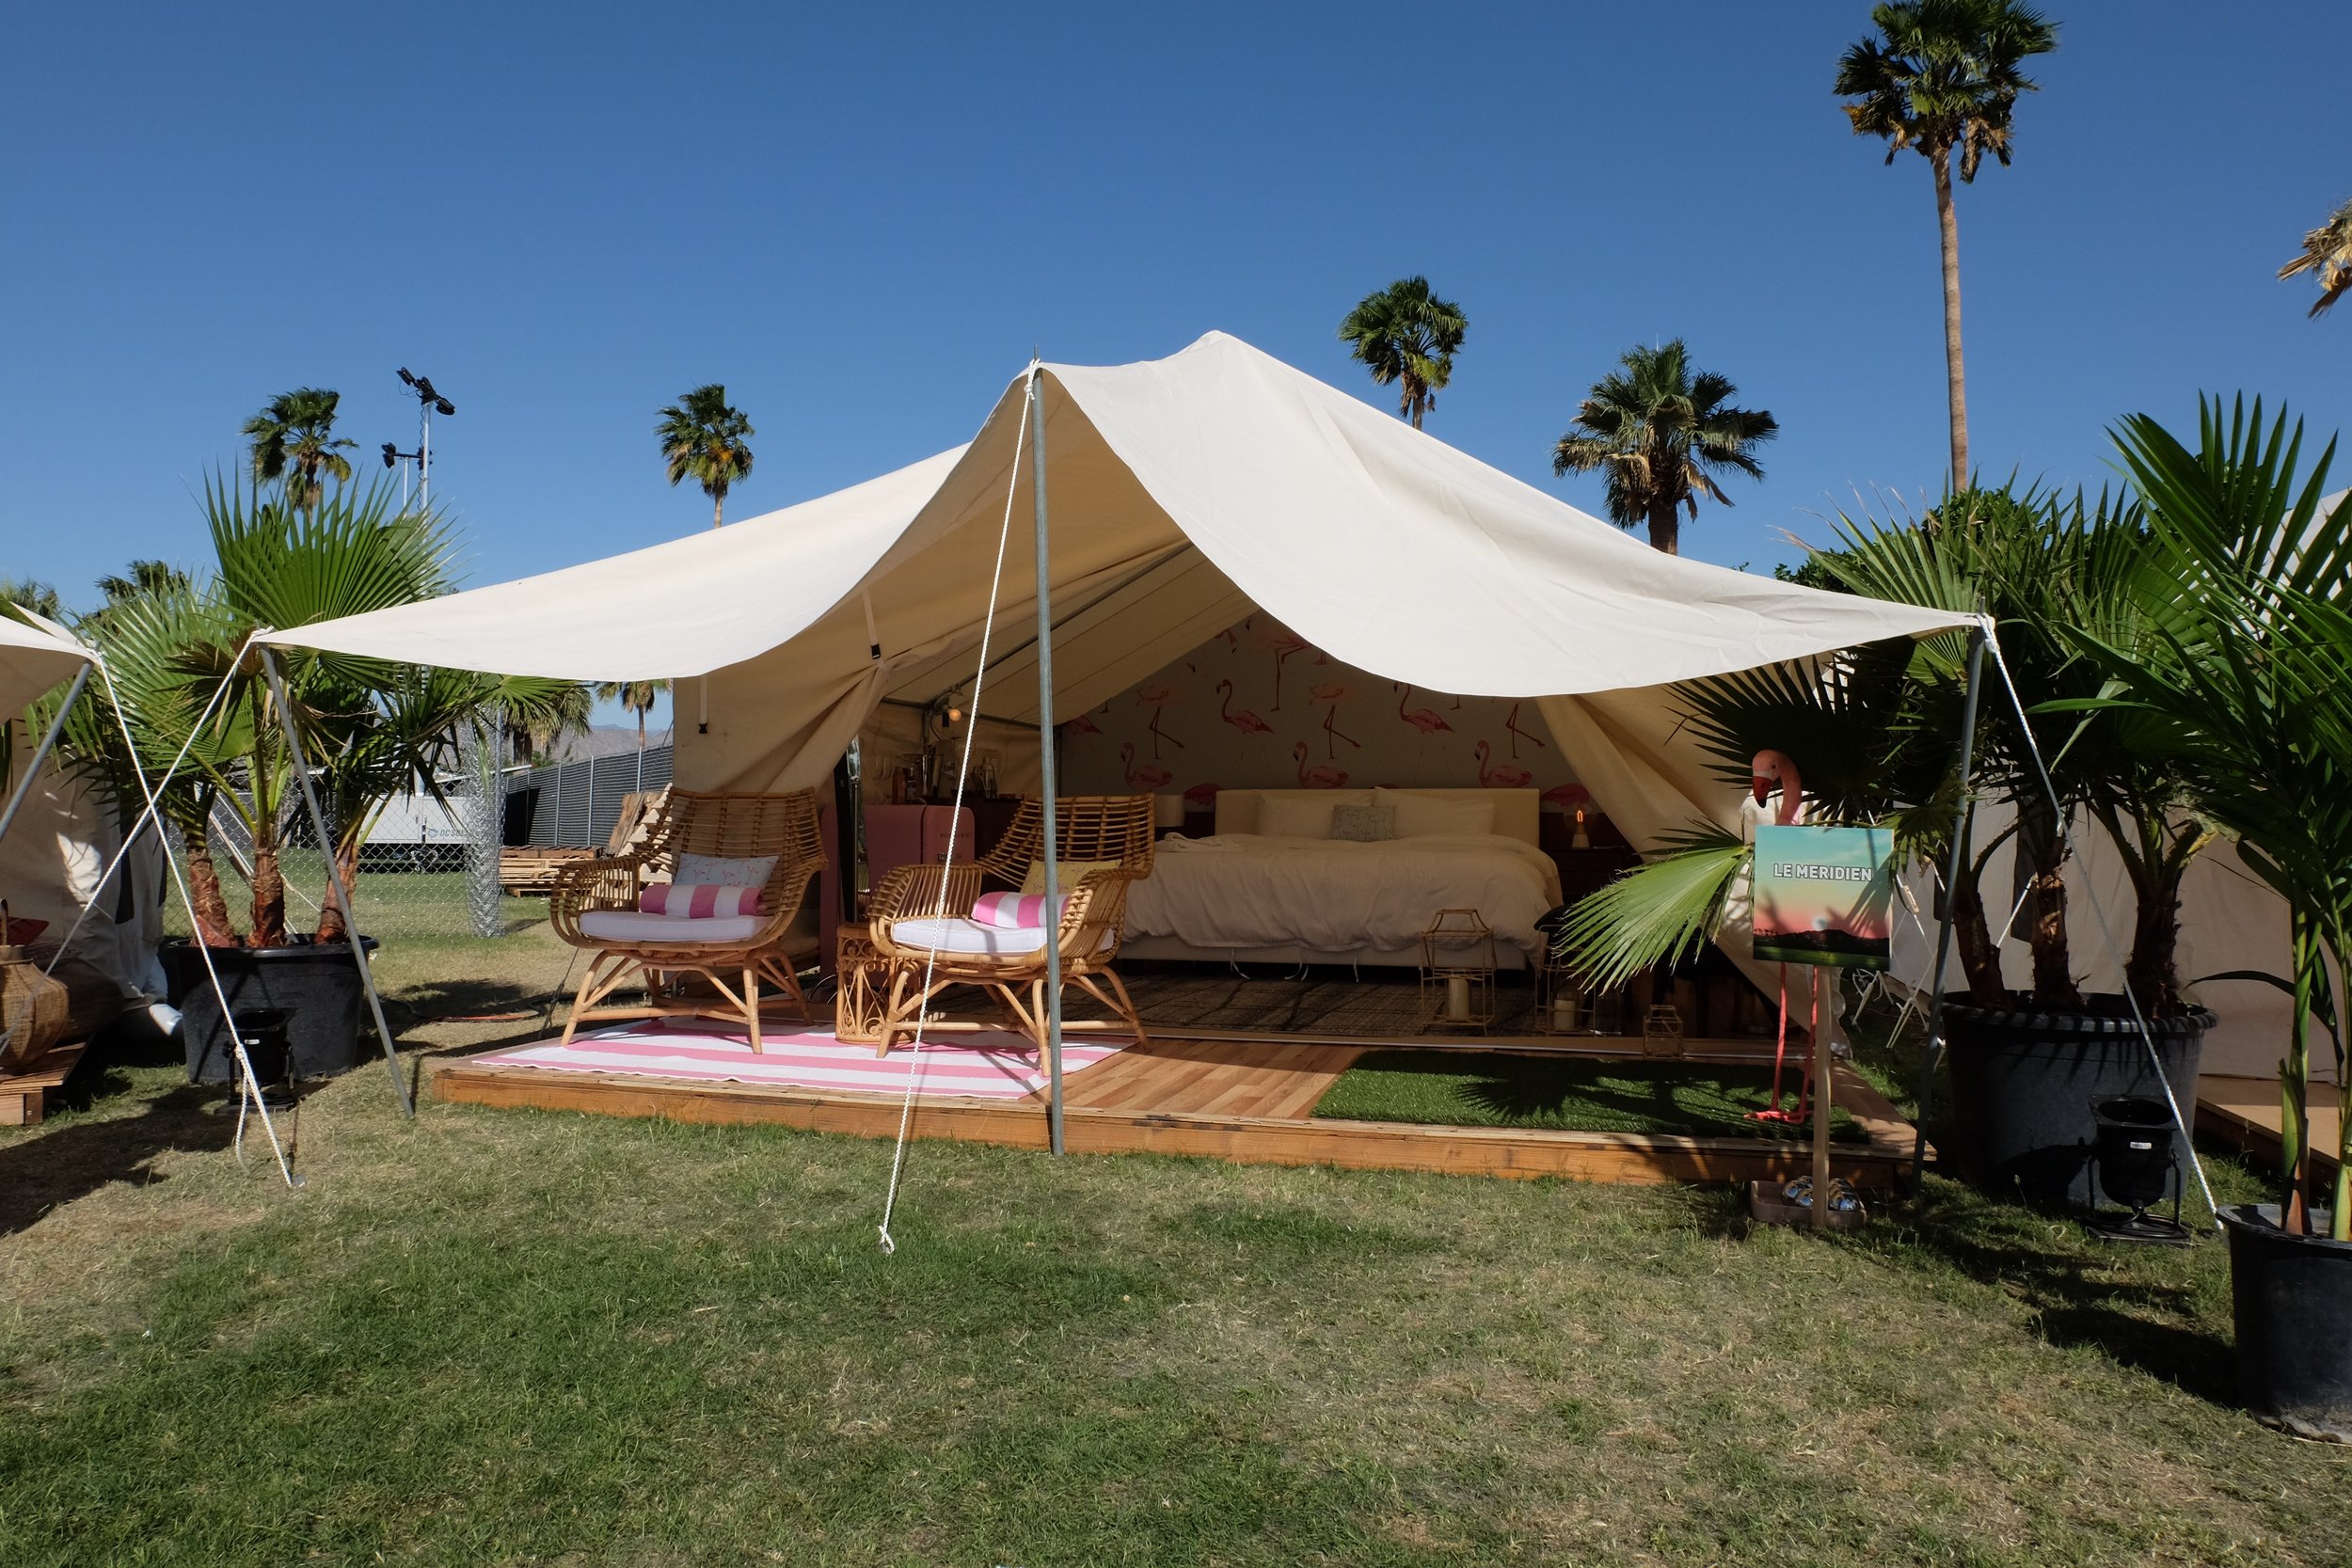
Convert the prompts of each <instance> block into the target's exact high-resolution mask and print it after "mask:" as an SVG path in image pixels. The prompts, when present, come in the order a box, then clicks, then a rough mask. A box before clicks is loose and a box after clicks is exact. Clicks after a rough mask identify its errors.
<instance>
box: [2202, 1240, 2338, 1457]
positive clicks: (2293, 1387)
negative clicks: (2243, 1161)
mask: <svg viewBox="0 0 2352 1568" xmlns="http://www.w3.org/2000/svg"><path fill="white" fill-rule="evenodd" d="M2221 1223H2222V1225H2223V1227H2226V1228H2227V1229H2228V1231H2229V1233H2230V1297H2231V1305H2232V1307H2233V1308H2234V1313H2235V1317H2236V1319H2237V1377H2238V1394H2239V1397H2240V1398H2242V1399H2243V1400H2245V1402H2246V1408H2247V1409H2248V1410H2249V1411H2251V1412H2252V1413H2253V1414H2254V1417H2255V1418H2256V1419H2258V1420H2262V1421H2265V1422H2267V1423H2269V1424H2270V1425H2272V1426H2276V1427H2283V1428H2285V1429H2286V1430H2287V1431H2289V1432H2291V1433H2295V1434H2296V1436H2298V1437H2322V1438H2326V1439H2327V1440H2328V1441H2329V1442H2331V1443H2352V1242H2331V1241H2329V1240H2328V1238H2327V1237H2326V1236H2325V1235H2324V1234H2323V1235H2318V1236H2290V1235H2288V1234H2287V1233H2286V1232H2285V1231H2283V1230H2281V1229H2280V1228H2279V1210H2278V1207H2277V1206H2276V1205H2275V1204H2268V1203H2265V1204H2261V1205H2255V1204H2250V1203H2248V1204H2234V1205H2233V1206H2231V1207H2230V1208H2227V1209H2224V1210H2222V1211H2221ZM2312 1225H2313V1226H2315V1227H2318V1228H2319V1229H2320V1230H2322V1231H2325V1230H2326V1229H2327V1227H2328V1216H2327V1215H2326V1213H2325V1212H2319V1213H2314V1214H2313V1215H2312Z"/></svg>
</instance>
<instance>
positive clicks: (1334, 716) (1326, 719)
mask: <svg viewBox="0 0 2352 1568" xmlns="http://www.w3.org/2000/svg"><path fill="white" fill-rule="evenodd" d="M1307 695H1309V696H1310V697H1312V698H1313V699H1314V700H1315V701H1316V702H1318V703H1328V704H1330V706H1329V707H1327V708H1326V709H1325V710H1324V714H1323V745H1324V750H1325V754H1326V755H1328V756H1334V757H1336V756H1338V755H1339V754H1340V749H1339V746H1338V744H1337V743H1338V742H1339V741H1342V740H1344V741H1346V742H1347V743H1348V744H1349V745H1350V746H1353V747H1355V748H1356V749H1357V750H1358V751H1359V752H1360V751H1362V750H1363V749H1364V743H1363V742H1362V741H1360V740H1359V739H1357V738H1356V737H1355V736H1352V735H1346V734H1343V732H1342V731H1341V729H1340V727H1339V718H1340V704H1341V703H1343V702H1344V701H1346V700H1347V698H1348V697H1349V696H1350V695H1351V693H1350V692H1349V690H1348V689H1347V688H1346V687H1344V686H1343V685H1341V684H1340V683H1339V682H1338V681H1324V682H1322V683H1321V684H1319V685H1317V686H1314V687H1311V688H1310V689H1308V692H1307Z"/></svg>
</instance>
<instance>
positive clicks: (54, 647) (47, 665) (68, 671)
mask: <svg viewBox="0 0 2352 1568" xmlns="http://www.w3.org/2000/svg"><path fill="white" fill-rule="evenodd" d="M8 609H9V610H11V611H13V612H14V613H15V614H17V615H22V616H24V617H25V619H24V620H22V621H18V620H12V619H10V618H9V617H8V616H7V615H0V722H6V721H8V720H11V719H14V718H15V717H16V716H17V715H19V714H21V713H23V712H24V709H25V707H26V705H28V704H30V703H31V702H32V701H33V699H34V698H36V697H39V696H40V694H41V693H42V692H44V691H47V690H49V689H51V688H52V687H56V686H59V685H62V684H64V683H65V682H67V681H70V680H72V678H73V676H74V673H75V672H77V671H79V670H80V669H81V668H82V667H83V666H84V665H86V664H89V663H91V662H92V661H94V660H95V659H96V657H97V655H95V654H93V653H91V652H90V651H89V649H87V648H86V647H84V646H83V645H82V644H81V643H80V642H79V641H75V639H74V637H73V634H72V632H69V631H67V630H66V629H65V628H64V627H63V626H58V625H56V623H55V622H51V621H44V620H42V619H41V618H40V616H38V615H35V614H34V613H33V612H32V611H31V610H22V609H19V608H18V607H16V606H14V605H10V606H9V607H8Z"/></svg>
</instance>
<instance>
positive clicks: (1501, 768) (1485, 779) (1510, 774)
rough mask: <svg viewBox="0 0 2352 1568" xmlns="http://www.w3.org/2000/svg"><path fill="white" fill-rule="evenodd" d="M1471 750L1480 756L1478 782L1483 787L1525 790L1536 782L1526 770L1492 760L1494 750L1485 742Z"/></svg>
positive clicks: (1533, 776) (1532, 775)
mask: <svg viewBox="0 0 2352 1568" xmlns="http://www.w3.org/2000/svg"><path fill="white" fill-rule="evenodd" d="M1471 750H1472V751H1474V752H1477V754H1478V782H1479V784H1481V785H1482V786H1483V787H1485V788H1487V789H1525V788H1526V787H1527V786H1528V785H1529V784H1534V782H1535V775H1534V774H1533V773H1531V772H1529V771H1528V770H1527V769H1526V768H1515V767H1513V766H1512V765H1511V764H1509V763H1507V762H1494V761H1492V760H1490V759H1491V753H1492V752H1493V751H1494V748H1493V747H1492V746H1489V745H1487V744H1486V742H1485V741H1483V740H1482V741H1480V742H1479V743H1478V744H1477V745H1476V746H1474V747H1472V748H1471Z"/></svg>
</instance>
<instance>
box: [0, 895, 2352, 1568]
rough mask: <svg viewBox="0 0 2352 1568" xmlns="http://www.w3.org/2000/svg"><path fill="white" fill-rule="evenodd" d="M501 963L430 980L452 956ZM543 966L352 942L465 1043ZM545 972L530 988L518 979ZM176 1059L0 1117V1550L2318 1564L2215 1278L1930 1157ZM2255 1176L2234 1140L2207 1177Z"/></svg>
mask: <svg viewBox="0 0 2352 1568" xmlns="http://www.w3.org/2000/svg"><path fill="white" fill-rule="evenodd" d="M461 956H462V961H463V962H464V963H465V964H467V965H468V966H469V968H471V969H472V970H473V972H475V973H477V974H488V976H489V977H487V978H477V979H474V980H469V981H465V982H462V983H461V982H457V981H453V980H449V979H446V978H438V977H437V974H443V973H445V972H446V971H447V969H448V968H449V966H451V965H453V964H455V963H457V962H459V961H460V958H461ZM562 958H563V951H562V949H561V948H560V947H558V946H557V945H556V944H554V943H553V942H549V941H548V940H547V939H546V937H545V934H544V929H543V928H542V929H540V930H536V931H527V932H525V933H523V934H522V935H521V936H518V937H516V938H513V939H510V940H509V941H508V942H503V943H499V944H495V945H494V946H493V947H492V948H491V949H490V950H489V951H488V952H487V953H486V954H485V953H480V952H476V953H473V954H470V955H461V953H460V951H459V950H455V949H451V950H443V951H440V952H438V953H429V952H419V951H417V950H414V949H410V950H408V951H406V952H405V953H404V951H403V949H402V948H401V947H399V946H395V945H388V946H387V949H386V952H385V958H384V966H383V967H384V970H385V972H386V974H387V975H388V978H389V979H390V980H391V981H392V983H394V984H395V985H396V986H398V987H399V988H401V989H402V990H403V991H404V992H405V1000H406V1001H407V1003H408V1006H406V1007H405V1009H404V1012H403V1016H404V1017H405V1018H406V1019H409V1020H412V1021H419V1020H424V1019H428V1018H430V1019H438V1020H440V1021H441V1022H432V1023H426V1022H416V1023H415V1025H414V1031H413V1035H412V1039H413V1040H414V1041H416V1042H420V1043H421V1042H428V1041H429V1042H434V1043H437V1044H438V1045H442V1046H448V1045H453V1044H460V1043H477V1042H480V1041H484V1040H486V1039H492V1038H503V1037H516V1036H517V1035H519V1034H522V1033H525V1032H527V1031H528V1025H525V1024H517V1023H516V1022H511V1021H507V1022H501V1021H498V1020H495V1019H493V1020H491V1021H489V1022H463V1021H453V1020H451V1019H450V1016H449V1015H450V1014H452V1013H453V1012H454V1013H466V1014H478V1013H487V1012H496V1011H499V1010H501V1009H500V1008H499V1007H497V1006H492V1005H491V1004H494V1003H498V1002H500V1001H501V1000H504V1001H506V1002H509V1003H511V1002H514V1001H516V1000H518V999H521V998H522V997H523V995H524V993H525V992H526V991H527V990H529V988H530V987H531V986H532V985H538V984H540V981H539V978H538V976H539V975H540V974H541V972H542V971H543V970H548V969H552V970H553V971H555V972H557V973H560V970H561V967H562V963H561V960H562ZM543 989H544V986H542V990H543ZM177 1080H178V1073H177V1071H176V1069H173V1068H170V1067H168V1066H163V1065H157V1066H116V1067H113V1068H110V1069H107V1070H105V1071H104V1072H103V1074H102V1075H101V1076H100V1077H99V1079H98V1080H97V1082H95V1083H94V1084H93V1085H91V1088H90V1092H89V1095H88V1099H87V1104H85V1105H83V1106H82V1107H81V1108H78V1109H74V1110H71V1111H68V1112H67V1113H66V1114H64V1115H62V1116H58V1117H55V1118H54V1119H53V1120H52V1121H51V1122H50V1123H49V1124H48V1125H46V1126H44V1127H41V1128H39V1129H34V1130H29V1131H25V1132H15V1131H8V1132H0V1563H6V1564H8V1565H9V1568H32V1565H40V1564H68V1563H71V1564H77V1565H78V1564H91V1563H108V1564H112V1563H218V1562H224V1561H251V1562H267V1563H298V1562H325V1563H374V1562H379V1561H380V1562H389V1563H447V1564H464V1565H467V1568H476V1565H482V1564H497V1563H562V1564H567V1565H582V1568H586V1565H621V1564H630V1565H639V1564H663V1565H667V1564H689V1563H738V1562H768V1561H782V1562H792V1563H812V1564H853V1563H858V1564H862V1563H906V1564H917V1563H920V1564H932V1563H970V1564H980V1565H987V1564H1000V1563H1001V1564H1018V1565H1024V1568H1045V1565H1059V1564H1069V1565H1073V1568H1074V1565H1080V1564H1087V1565H1094V1564H1162V1563H1168V1564H1266V1565H1269V1568H1270V1565H1274V1564H1285V1565H1287V1564H1299V1563H1322V1564H1334V1565H1338V1564H1347V1565H1358V1564H1382V1565H1423V1564H1427V1565H1436V1564H1458V1563H1463V1562H1500V1563H1518V1562H1525V1563H1556V1562H1576V1563H1580V1564H1585V1563H1600V1564H1616V1563H1625V1564H1658V1563H1675V1564H1682V1563H1689V1564H1714V1563H1741V1564H1747V1563H1754V1564H1772V1565H1785V1564H1824V1565H1827V1564H1837V1565H1841V1568H1844V1565H1851V1564H1854V1563H1859V1562H1876V1563H1909V1562H1929V1563H1953V1564H1968V1565H1979V1568H1982V1565H2006V1564H2015V1565H2018V1568H2026V1565H2029V1564H2030V1565H2037V1568H2039V1565H2045V1564H2110V1563H2111V1564H2124V1563H2143V1562H2151V1561H2157V1562H2179V1563H2187V1562H2216V1561H2243V1562H2248V1563H2284V1564H2320V1563H2340V1562H2343V1561H2344V1560H2345V1557H2346V1548H2345V1545H2344V1523H2343V1522H2344V1517H2345V1514H2346V1512H2347V1507H2348V1506H2352V1452H2348V1451H2346V1450H2341V1449H2328V1448H2322V1447H2316V1446H2307V1445H2301V1444H2296V1443H2295V1442H2292V1441H2290V1440H2288V1439H2286V1438H2283V1437H2281V1436H2279V1435H2277V1434H2275V1433H2269V1432H2267V1431H2265V1430H2264V1429H2262V1428H2261V1427H2259V1426H2257V1425H2255V1424H2254V1423H2253V1422H2251V1421H2250V1420H2249V1419H2248V1418H2246V1417H2245V1416H2243V1415H2242V1414H2241V1413H2240V1412H2238V1411H2236V1410H2235V1409H2233V1408H2232V1406H2231V1404H2230V1397H2231V1371H2230V1344H2229V1301H2228V1281H2227V1270H2226V1267H2225V1262H2224V1259H2223V1257H2222V1253H2221V1249H2220V1247H2219V1246H2218V1244H2217V1243H2212V1242H2207V1243H2203V1244H2201V1245H2200V1246H2199V1247H2197V1248H2196V1249H2194V1250H2191V1251H2188V1252H2171V1251H2166V1250H2161V1249H2149V1250H2122V1249H2115V1248H2108V1247H2103V1246H2100V1245H2098V1244H2095V1243H2090V1242H2088V1241H2086V1240H2085V1239H2084V1237H2083V1236H2082V1234H2081V1233H2080V1232H2079V1230H2077V1229H2076V1228H2075V1227H2073V1226H2072V1225H2069V1224H2065V1223H2061V1222H2056V1221H2051V1220H2047V1219H2042V1218H2038V1217H2035V1216H2031V1215H2028V1214H2025V1213H2022V1212H2018V1211H2015V1210H2010V1209H2003V1208H1998V1207H1995V1206H1992V1205H1988V1204H1985V1203H1983V1202H1981V1201H1979V1200H1978V1199H1976V1198H1975V1197H1973V1196H1970V1195H1969V1194H1967V1193H1966V1192H1964V1191H1963V1190H1962V1189H1959V1188H1957V1187H1954V1186H1951V1185H1949V1184H1947V1183H1944V1182H1941V1181H1933V1180H1931V1182H1930V1183H1929V1185H1928V1189H1927V1192H1926V1195H1925V1196H1924V1198H1923V1200H1922V1201H1921V1202H1919V1203H1918V1204H1916V1205H1915V1206H1912V1207H1908V1208H1902V1209H1899V1210H1897V1211H1895V1212H1893V1213H1891V1214H1890V1215H1888V1216H1886V1217H1885V1218H1883V1219H1882V1220H1881V1221H1880V1222H1878V1223H1876V1224H1874V1226H1873V1227H1871V1228H1870V1229H1868V1230H1867V1231H1865V1232H1862V1233H1859V1234H1857V1235H1853V1236H1850V1237H1826V1238H1823V1237H1815V1236H1812V1235H1810V1234H1808V1233H1799V1232H1789V1231H1783V1230H1776V1229H1765V1228H1753V1229H1752V1228H1751V1227H1749V1226H1748V1225H1747V1223H1746V1222H1745V1221H1744V1220H1743V1219H1742V1218H1741V1216H1740V1209H1739V1205H1738V1201H1737V1198H1736V1197H1735V1196H1734V1195H1733V1194H1731V1193H1729V1192H1724V1191H1708V1190H1698V1189H1637V1188H1598V1187H1582V1186H1577V1185H1573V1184H1564V1183H1556V1182H1528V1183H1521V1182H1508V1181H1489V1180H1470V1179H1450V1178H1438V1177H1409V1176H1401V1175H1392V1174H1378V1173H1347V1172H1338V1171H1331V1170H1280V1169H1246V1168H1240V1167H1229V1166H1224V1165H1219V1164H1209V1163H1202V1162H1183V1161H1174V1160H1163V1159H1152V1158H1143V1157H1130V1158H1117V1159H1105V1158H1073V1159H1071V1160H1068V1161H1063V1162H1055V1161H1052V1160H1049V1159H1047V1158H1044V1157H1042V1156H1039V1155H1032V1154H1025V1153H1016V1152H1011V1151H1005V1150H993V1149H987V1148H972V1147H964V1146H956V1145H946V1144H918V1145H915V1146H914V1148H913V1150H912V1152H911V1154H910V1156H909V1160H908V1167H907V1183H908V1184H907V1188H906V1192H905V1195H904V1197H903V1199H902V1204H901V1208H900V1211H899V1214H898V1220H897V1222H896V1225H895V1227H894V1228H895V1229H896V1230H897V1232H898V1238H899V1248H898V1254H897V1256H896V1257H891V1258H884V1257H882V1255H881V1254H880V1253H879V1252H878V1251H877V1249H876V1247H875V1245H874V1237H875V1230H874V1227H875V1222H876V1220H877V1218H878V1217H879V1209H880V1203H881V1196H882V1186H883V1181H884V1179H885V1176H886V1173H887V1170H888V1165H889V1159H890V1149H889V1148H888V1146H886V1145H882V1144H873V1143H866V1142H860V1141H855V1140H848V1139H841V1138H834V1137H828V1136H824V1135H820V1134H812V1133H795V1132H778V1131H771V1130H767V1129H751V1128H707V1127H685V1126H675V1125H668V1124H662V1123H655V1122H630V1121H618V1120H611V1119H599V1118H592V1117H574V1116H564V1115H554V1114H544V1113H515V1112H497V1111H488V1110H482V1109H477V1108H471V1107H462V1106H443V1105H434V1104H427V1105H425V1106H423V1107H422V1108H421V1114H420V1116H419V1117H418V1119H417V1120H416V1121H415V1122H414V1123H413V1124H410V1123H404V1122H403V1121H402V1120H401V1119H400V1118H399V1117H398V1116H397V1114H396V1113H395V1112H394V1110H393V1108H392V1105H391V1097H390V1094H389V1086H388V1085H386V1084H385V1082H384V1078H383V1074H382V1073H381V1072H380V1071H361V1072H358V1073H354V1074H352V1075H351V1076H349V1077H347V1078H345V1079H343V1080H342V1081H340V1082H337V1083H335V1084H333V1085H329V1086H327V1087H326V1088H325V1089H323V1090H321V1091H320V1092H318V1093H316V1094H315V1095H313V1096H312V1097H311V1098H310V1100H309V1101H307V1103H306V1105H305V1107H304V1110H303V1112H302V1117H301V1128H300V1136H301V1164H302V1167H303V1168H304V1170H305V1171H306V1172H307V1174H308V1176H309V1179H310V1180H309V1185H308V1186H307V1187H305V1188H304V1189H302V1190H301V1191H298V1192H288V1191H286V1190H285V1189H284V1188H283V1187H282V1186H280V1185H279V1184H278V1182H277V1180H276V1178H275V1175H274V1174H272V1173H270V1172H269V1171H268V1170H267V1168H266V1164H265V1160H264V1161H262V1162H256V1163H255V1164H254V1165H253V1167H252V1168H251V1169H249V1170H240V1169H239V1167H238V1165H237V1164H236V1163H235V1161H234V1160H233V1159H232V1158H231V1157H230V1155H229V1153H228V1152H227V1151H226V1143H227V1139H228V1137H229V1134H230V1124H229V1122H228V1121H227V1120H225V1119H224V1118H221V1117H215V1116H212V1115H209V1114H207V1112H206V1110H205V1108H204V1107H205V1105H206V1103H207V1102H208V1097H206V1096H205V1095H203V1094H201V1093H199V1091H196V1090H192V1089H190V1088H188V1087H186V1086H185V1085H182V1084H180V1083H179V1082H178V1081H177ZM2218 1174H2219V1176H2220V1178H2221V1180H2222V1181H2223V1182H2224V1185H2225V1189H2226V1191H2227V1192H2228V1193H2229V1194H2232V1195H2242V1194H2245V1193H2247V1192H2249V1191H2251V1190H2252V1187H2253V1182H2252V1180H2251V1179H2250V1178H2249V1177H2248V1176H2247V1175H2246V1174H2245V1173H2244V1172H2242V1171H2237V1170H2234V1169H2232V1168H2224V1169H2223V1170H2221V1171H2220V1172H2219V1173H2218Z"/></svg>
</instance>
